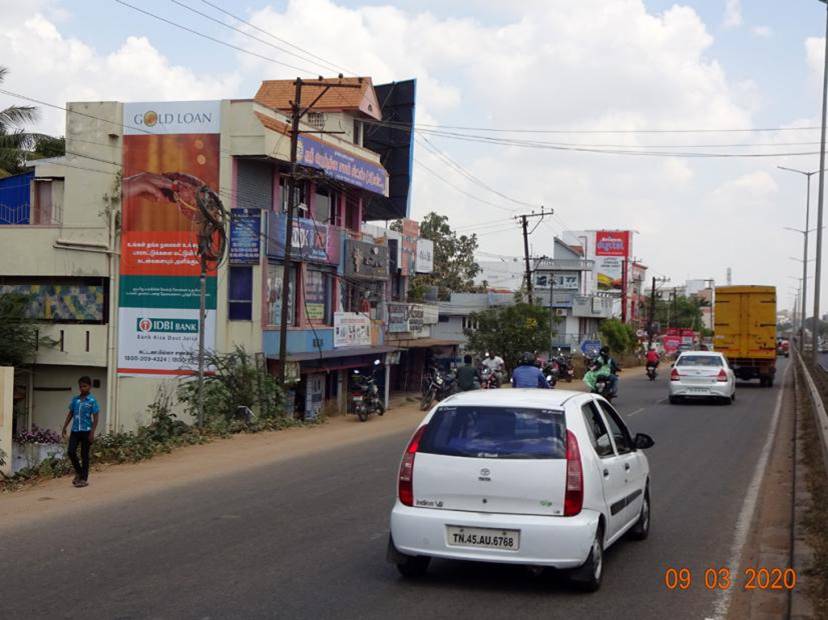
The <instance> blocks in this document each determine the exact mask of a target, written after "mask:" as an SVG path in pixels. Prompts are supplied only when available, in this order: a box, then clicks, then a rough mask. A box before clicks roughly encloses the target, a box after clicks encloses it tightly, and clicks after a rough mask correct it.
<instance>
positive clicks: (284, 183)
mask: <svg viewBox="0 0 828 620" xmlns="http://www.w3.org/2000/svg"><path fill="white" fill-rule="evenodd" d="M289 193H290V189H289V185H288V177H287V175H284V174H283V175H280V176H279V196H280V200H281V205H282V213H287V204H288V194H289ZM294 201H295V204H296V205H297V209H296V211H294V212H293V215H295V216H297V217H307V204H308V186H307V182H306V181H302V182H299V183H297V184H296V190H295V198H294Z"/></svg>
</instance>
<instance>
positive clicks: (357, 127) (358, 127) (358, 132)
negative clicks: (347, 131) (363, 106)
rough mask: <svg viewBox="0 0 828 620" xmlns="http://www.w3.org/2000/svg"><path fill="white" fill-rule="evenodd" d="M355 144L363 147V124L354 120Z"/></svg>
mask: <svg viewBox="0 0 828 620" xmlns="http://www.w3.org/2000/svg"><path fill="white" fill-rule="evenodd" d="M354 144H356V145H359V146H362V123H360V122H359V121H358V120H357V119H354Z"/></svg>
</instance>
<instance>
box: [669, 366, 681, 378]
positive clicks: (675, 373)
mask: <svg viewBox="0 0 828 620" xmlns="http://www.w3.org/2000/svg"><path fill="white" fill-rule="evenodd" d="M680 376H681V375H679V371H678V370H676V369H675V368H673V370H671V371H670V381H678V380H679V377H680Z"/></svg>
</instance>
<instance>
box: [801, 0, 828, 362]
mask: <svg viewBox="0 0 828 620" xmlns="http://www.w3.org/2000/svg"><path fill="white" fill-rule="evenodd" d="M821 2H825V20H826V21H825V56H824V59H823V63H824V64H823V68H822V133H821V135H820V140H819V196H818V198H817V225H816V271H815V272H814V318H813V322H812V323H811V325H812V327H813V330H812V331H813V335H812V340H811V341H812V342H813V346H812V349H813V350H812V351H811V359H812V360H813V363H814V365H815V366H816V364H817V363H818V362H819V294H820V288H821V284H822V282H821V280H822V204H823V198H824V196H825V116H826V113H828V110H827V108H828V1H826V0H821ZM806 258H807V257H806ZM802 286H803V288H804V287H805V283H804V282H803V284H802Z"/></svg>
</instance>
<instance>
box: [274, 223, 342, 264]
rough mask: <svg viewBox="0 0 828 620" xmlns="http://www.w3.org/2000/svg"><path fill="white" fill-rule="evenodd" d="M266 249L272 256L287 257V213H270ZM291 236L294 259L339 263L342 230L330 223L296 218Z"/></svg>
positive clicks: (291, 254)
mask: <svg viewBox="0 0 828 620" xmlns="http://www.w3.org/2000/svg"><path fill="white" fill-rule="evenodd" d="M267 222H268V224H267V231H268V234H267V241H266V252H267V255H268V256H269V257H270V258H284V257H285V234H286V232H287V231H286V230H285V224H286V222H287V214H285V213H273V212H270V213H268V214H267ZM291 232H292V235H291V248H290V257H291V260H304V261H309V262H313V263H325V264H328V265H338V264H339V252H340V235H339V231H338V230H337V229H336V228H335V227H333V226H328V225H327V224H320V223H319V222H317V221H316V220H310V219H306V218H303V217H294V218H293V229H292V231H291Z"/></svg>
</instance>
